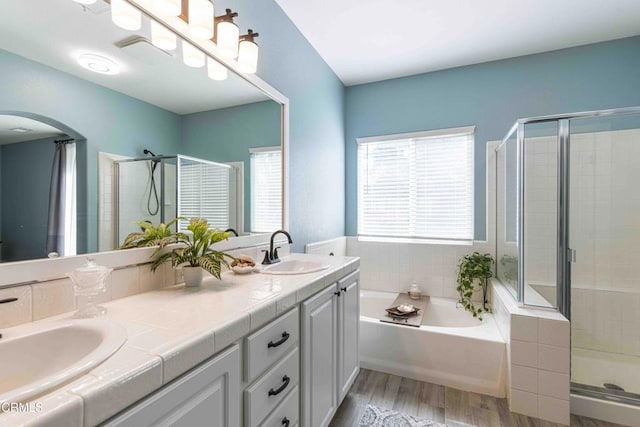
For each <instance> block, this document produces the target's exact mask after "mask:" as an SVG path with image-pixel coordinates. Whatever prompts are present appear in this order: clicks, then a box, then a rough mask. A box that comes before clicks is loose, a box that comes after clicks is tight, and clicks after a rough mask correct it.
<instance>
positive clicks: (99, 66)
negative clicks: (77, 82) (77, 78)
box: [78, 53, 120, 74]
mask: <svg viewBox="0 0 640 427" xmlns="http://www.w3.org/2000/svg"><path fill="white" fill-rule="evenodd" d="M78 63H79V64H80V65H81V66H82V67H84V68H86V69H87V70H91V71H94V72H96V73H100V74H118V73H119V72H120V67H119V66H118V64H116V63H115V62H113V61H112V60H110V59H109V58H105V57H104V56H100V55H96V54H93V53H83V54H80V56H78Z"/></svg>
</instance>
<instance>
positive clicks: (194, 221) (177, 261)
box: [121, 217, 235, 286]
mask: <svg viewBox="0 0 640 427" xmlns="http://www.w3.org/2000/svg"><path fill="white" fill-rule="evenodd" d="M184 219H185V218H182V217H178V218H176V219H174V220H172V221H171V222H169V223H167V224H160V225H158V226H157V227H156V226H154V225H153V224H150V223H148V222H145V221H140V222H138V223H137V224H138V225H140V227H142V229H143V231H142V232H139V233H131V234H129V235H128V236H127V238H126V239H125V241H124V244H123V245H122V247H121V248H123V249H126V248H139V247H147V246H155V245H157V246H158V247H157V248H156V250H155V251H154V252H153V254H151V257H152V258H154V260H153V264H152V265H151V271H156V270H157V268H158V267H160V265H162V264H163V263H164V262H166V261H170V262H171V266H172V267H173V268H177V267H178V266H180V265H182V266H183V267H182V273H183V276H184V281H185V284H186V286H200V285H201V284H202V273H203V270H205V271H207V272H209V273H211V274H212V275H213V276H214V277H215V278H217V279H220V272H221V268H222V264H224V265H226V266H227V267H229V263H228V262H227V259H226V258H229V259H230V260H235V258H234V257H232V256H231V255H229V254H227V253H225V252H221V251H216V250H214V249H212V248H211V246H212V245H213V244H214V243H217V242H220V241H222V240H226V239H227V238H228V237H229V233H226V232H222V231H219V230H218V229H216V228H209V223H208V221H207V220H206V219H204V218H191V220H190V221H189V225H188V226H187V230H188V232H187V233H183V232H175V233H174V232H172V231H171V225H173V224H174V223H175V222H176V221H178V220H184ZM173 243H177V244H180V246H178V247H175V248H171V249H170V250H169V251H166V252H165V251H163V249H164V248H165V247H166V246H167V245H169V244H173Z"/></svg>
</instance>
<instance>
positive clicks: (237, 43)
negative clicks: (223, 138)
mask: <svg viewBox="0 0 640 427" xmlns="http://www.w3.org/2000/svg"><path fill="white" fill-rule="evenodd" d="M73 1H74V2H76V3H79V4H82V5H90V4H93V3H95V2H96V1H97V0H73ZM105 1H107V2H109V3H110V4H111V20H112V21H113V23H114V24H115V25H117V26H118V27H120V28H123V29H125V30H127V31H138V30H140V29H141V28H142V14H143V12H142V11H145V12H144V13H145V14H146V15H147V16H149V18H150V21H151V42H152V43H153V45H154V46H156V47H158V48H159V49H162V50H165V51H172V50H175V49H176V48H177V44H178V38H179V36H178V34H177V32H176V31H177V30H176V29H175V28H171V26H167V25H168V24H167V23H164V22H158V21H156V20H155V19H153V18H152V16H153V15H154V12H157V14H158V15H156V16H166V17H169V18H171V19H174V18H178V19H180V20H182V21H183V22H185V23H186V24H187V28H188V32H189V34H190V35H191V36H193V39H189V37H188V36H187V35H186V34H183V36H182V37H184V38H185V39H184V40H182V44H181V46H182V49H181V50H182V57H183V61H184V63H185V64H186V65H187V66H189V67H196V68H200V67H204V66H205V65H206V66H207V67H206V68H207V75H208V77H209V78H211V79H212V80H225V79H226V78H227V76H228V70H227V68H226V67H225V66H224V65H222V63H221V62H220V61H219V60H217V59H215V58H213V57H210V56H208V55H207V54H205V52H204V51H203V49H204V47H202V46H200V47H197V46H194V43H195V44H199V43H198V41H197V40H196V39H200V40H211V41H212V42H213V43H214V44H215V51H214V52H216V53H218V54H219V55H220V57H222V58H226V59H228V60H235V61H234V62H235V63H236V68H235V69H236V70H237V71H240V72H241V73H244V74H255V73H256V70H257V66H258V53H259V47H258V45H257V44H256V42H255V38H256V37H258V35H259V34H258V33H257V32H254V31H253V30H251V29H249V30H248V32H247V34H244V35H242V36H240V29H239V28H238V26H237V25H236V24H235V22H234V18H237V17H238V13H237V12H233V11H232V10H231V9H225V13H224V15H220V16H215V15H214V4H213V1H212V0H153V1H152V2H151V5H150V6H149V8H150V9H151V10H152V11H153V12H149V11H147V10H146V9H145V7H146V6H141V5H138V3H137V2H133V1H131V0H105ZM158 19H160V21H164V20H163V19H161V18H158ZM178 32H180V31H178ZM187 39H189V40H190V41H189V40H187ZM223 62H225V61H224V60H223Z"/></svg>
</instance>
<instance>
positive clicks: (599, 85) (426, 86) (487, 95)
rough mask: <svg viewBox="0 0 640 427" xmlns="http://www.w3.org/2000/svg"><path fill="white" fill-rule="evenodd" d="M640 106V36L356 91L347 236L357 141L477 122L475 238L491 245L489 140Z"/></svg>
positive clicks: (349, 116)
mask: <svg viewBox="0 0 640 427" xmlns="http://www.w3.org/2000/svg"><path fill="white" fill-rule="evenodd" d="M636 105H640V37H632V38H627V39H621V40H616V41H611V42H605V43H598V44H593V45H587V46H581V47H576V48H570V49H563V50H557V51H553V52H546V53H542V54H537V55H529V56H523V57H518V58H512V59H507V60H502V61H495V62H489V63H485V64H479V65H471V66H468V67H461V68H455V69H450V70H444V71H438V72H433V73H426V74H420V75H416V76H410V77H403V78H398V79H393V80H386V81H382V82H376V83H370V84H364V85H358V86H352V87H348V88H347V90H346V102H345V114H346V121H345V123H346V233H347V235H355V234H356V233H357V224H356V212H357V210H356V209H357V206H356V198H357V193H356V174H357V168H356V138H359V137H367V136H376V135H387V134H395V133H403V132H414V131H421V130H429V129H442V128H450V127H458V126H468V125H475V126H476V134H475V198H474V202H475V238H476V239H478V240H484V239H485V238H486V227H485V225H486V224H485V223H486V216H485V212H486V198H485V192H486V186H485V181H486V180H485V173H486V152H485V144H486V143H487V141H492V140H498V139H502V138H503V137H504V136H505V134H506V132H507V131H508V130H509V128H510V127H511V125H512V124H513V123H514V122H515V120H516V119H518V118H522V117H532V116H540V115H547V114H556V113H568V112H575V111H586V110H598V109H605V108H617V107H629V106H636Z"/></svg>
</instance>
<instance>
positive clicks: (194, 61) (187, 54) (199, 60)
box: [182, 40, 205, 68]
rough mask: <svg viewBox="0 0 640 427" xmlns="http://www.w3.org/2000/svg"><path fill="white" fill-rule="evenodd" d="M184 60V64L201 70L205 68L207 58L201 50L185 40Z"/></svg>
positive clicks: (183, 45) (183, 46) (183, 47)
mask: <svg viewBox="0 0 640 427" xmlns="http://www.w3.org/2000/svg"><path fill="white" fill-rule="evenodd" d="M182 60H183V61H184V64H185V65H187V66H189V67H193V68H200V67H204V62H205V56H204V53H202V52H201V51H200V50H198V49H196V48H195V47H193V45H191V44H189V43H187V42H186V41H184V40H183V41H182Z"/></svg>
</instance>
